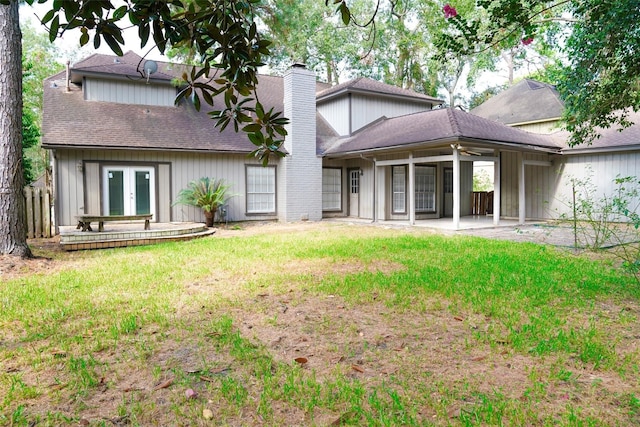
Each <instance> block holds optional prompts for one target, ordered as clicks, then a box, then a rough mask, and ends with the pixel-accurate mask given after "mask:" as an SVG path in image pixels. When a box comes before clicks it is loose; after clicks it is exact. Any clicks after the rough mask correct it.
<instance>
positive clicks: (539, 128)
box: [514, 121, 560, 134]
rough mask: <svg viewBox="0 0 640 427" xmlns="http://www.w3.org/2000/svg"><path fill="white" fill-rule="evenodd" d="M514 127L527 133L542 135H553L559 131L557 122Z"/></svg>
mask: <svg viewBox="0 0 640 427" xmlns="http://www.w3.org/2000/svg"><path fill="white" fill-rule="evenodd" d="M514 127H515V128H518V129H522V130H526V131H527V132H531V133H542V134H549V133H554V132H558V131H559V130H560V124H559V122H558V121H552V122H542V123H528V124H524V125H518V126H514Z"/></svg>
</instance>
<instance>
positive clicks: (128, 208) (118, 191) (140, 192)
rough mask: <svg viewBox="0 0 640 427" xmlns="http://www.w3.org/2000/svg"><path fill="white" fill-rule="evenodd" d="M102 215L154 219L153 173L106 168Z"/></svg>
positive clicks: (142, 169) (144, 168) (148, 169)
mask: <svg viewBox="0 0 640 427" xmlns="http://www.w3.org/2000/svg"><path fill="white" fill-rule="evenodd" d="M103 183H104V185H103V198H102V200H103V212H104V214H105V215H142V214H153V215H155V206H156V201H155V188H156V186H155V169H154V168H152V167H148V166H140V167H136V166H107V167H105V168H104V175H103Z"/></svg>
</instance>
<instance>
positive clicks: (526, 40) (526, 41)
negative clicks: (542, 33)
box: [522, 37, 533, 46]
mask: <svg viewBox="0 0 640 427" xmlns="http://www.w3.org/2000/svg"><path fill="white" fill-rule="evenodd" d="M531 43H533V37H527V38H525V39H522V44H523V45H525V46H529V45H530V44H531Z"/></svg>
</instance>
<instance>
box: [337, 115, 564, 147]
mask: <svg viewBox="0 0 640 427" xmlns="http://www.w3.org/2000/svg"><path fill="white" fill-rule="evenodd" d="M456 141H472V142H474V143H483V142H486V143H490V144H504V145H511V146H518V147H520V148H525V149H533V150H544V151H550V152H558V151H559V149H560V148H561V147H562V144H561V143H560V142H558V141H557V140H556V139H554V138H552V137H549V136H547V135H538V134H533V133H530V132H526V131H523V130H520V129H517V128H512V127H508V126H504V125H502V124H500V123H497V122H494V121H492V120H487V119H484V118H482V117H478V116H475V115H473V114H470V113H465V112H464V111H461V110H458V109H452V108H443V109H437V110H430V111H425V112H421V113H415V114H409V115H406V116H400V117H394V118H390V119H389V118H386V117H383V118H382V119H380V120H378V121H376V122H374V123H371V124H370V125H369V126H366V127H365V128H363V129H361V130H359V131H357V132H356V133H355V134H353V135H352V136H351V137H346V138H342V139H339V140H337V141H335V142H334V144H333V145H332V146H331V147H330V148H327V150H326V151H325V155H344V154H349V153H357V152H366V151H374V150H382V149H391V148H400V147H406V146H411V145H416V146H417V145H420V146H428V145H433V146H436V145H439V144H449V143H452V142H456Z"/></svg>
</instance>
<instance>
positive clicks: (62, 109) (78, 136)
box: [42, 52, 327, 153]
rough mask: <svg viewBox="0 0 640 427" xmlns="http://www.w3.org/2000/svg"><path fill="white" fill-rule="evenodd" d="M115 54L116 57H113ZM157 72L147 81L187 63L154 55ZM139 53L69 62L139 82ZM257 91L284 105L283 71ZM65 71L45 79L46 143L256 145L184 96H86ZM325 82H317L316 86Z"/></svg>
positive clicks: (229, 148) (235, 148)
mask: <svg viewBox="0 0 640 427" xmlns="http://www.w3.org/2000/svg"><path fill="white" fill-rule="evenodd" d="M114 59H117V61H114ZM157 63H158V72H156V73H154V74H153V75H152V78H151V79H150V80H151V81H152V83H154V80H155V83H160V84H165V82H169V81H170V80H172V79H173V78H174V74H175V75H178V73H180V74H181V72H182V70H184V69H186V68H190V67H187V66H181V65H172V64H169V63H166V62H161V61H157ZM138 65H140V67H142V58H141V57H140V56H138V55H136V54H135V53H132V52H127V53H126V54H125V55H124V56H122V57H119V58H118V57H116V56H114V55H102V54H94V55H91V56H90V57H88V58H87V59H85V60H83V61H80V62H78V63H77V64H75V65H74V67H73V68H72V76H73V73H77V77H79V78H78V79H77V81H78V82H82V78H81V76H83V75H93V76H99V77H102V76H109V77H113V76H114V75H115V76H116V77H120V78H127V79H129V80H130V81H131V82H134V83H135V82H139V84H141V85H144V83H145V82H146V79H143V77H142V76H141V74H140V72H139V71H138ZM258 78H259V84H258V89H257V93H258V96H259V98H260V101H261V102H262V104H263V105H264V106H265V108H272V107H273V108H275V109H276V110H278V111H283V108H284V80H283V78H282V77H275V76H267V75H259V76H258ZM64 79H65V72H61V73H58V74H56V75H54V76H51V77H49V78H48V79H46V80H45V83H44V95H43V137H42V145H43V147H45V148H61V147H75V148H82V149H105V148H108V149H125V150H126V149H144V150H175V151H206V152H223V153H250V152H251V151H253V150H254V149H255V146H254V145H253V144H252V143H251V142H250V141H249V138H248V137H247V135H246V134H245V133H244V132H235V131H234V129H233V125H231V126H229V127H227V129H225V130H224V131H223V132H220V131H219V129H218V128H216V127H215V121H214V120H212V119H211V118H210V116H209V115H208V114H207V113H209V112H211V111H212V110H213V108H211V107H210V106H208V105H207V104H206V103H204V102H203V103H202V107H201V110H200V111H196V110H195V108H194V107H193V104H192V103H191V102H189V101H187V100H183V101H182V102H181V103H180V105H178V106H171V107H166V106H149V105H133V104H121V103H114V102H100V101H87V100H85V99H84V96H83V92H82V87H81V86H80V85H78V84H72V85H71V91H70V92H67V91H66V89H65V86H66V85H65V81H64ZM326 87H327V85H326V84H322V83H318V84H317V85H316V91H320V90H323V89H325V88H326ZM222 97H223V95H220V96H219V97H218V98H216V99H215V101H216V102H215V105H216V108H218V107H217V106H219V105H224V101H222Z"/></svg>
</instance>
